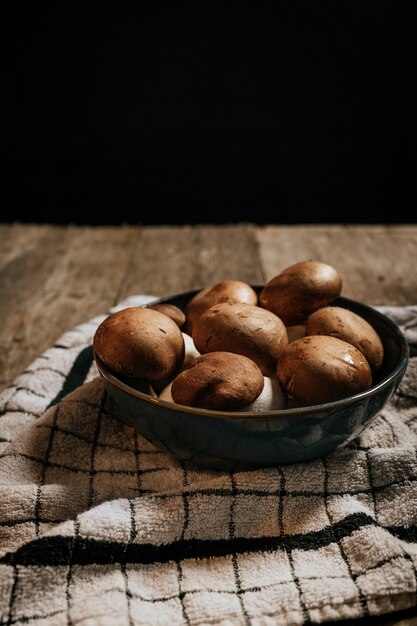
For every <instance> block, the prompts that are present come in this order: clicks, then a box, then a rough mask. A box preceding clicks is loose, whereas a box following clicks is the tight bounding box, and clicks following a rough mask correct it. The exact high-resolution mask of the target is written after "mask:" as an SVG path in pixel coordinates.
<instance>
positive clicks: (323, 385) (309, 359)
mask: <svg viewBox="0 0 417 626" xmlns="http://www.w3.org/2000/svg"><path fill="white" fill-rule="evenodd" d="M277 377H278V380H279V381H280V383H281V385H282V387H283V389H284V390H285V392H286V393H287V394H288V395H291V396H293V397H294V398H295V399H296V400H299V401H300V402H302V403H303V404H304V405H307V406H309V405H316V404H322V403H324V402H332V401H334V400H340V399H342V398H346V397H348V396H351V395H354V394H357V393H360V392H361V391H365V390H366V389H368V388H369V387H370V386H371V384H372V374H371V368H370V366H369V363H368V361H367V360H366V358H365V357H364V355H363V354H362V352H360V351H359V350H357V348H355V347H354V346H352V345H351V344H350V343H347V342H346V341H343V340H341V339H337V338H336V337H330V336H328V335H313V336H306V337H302V338H301V339H297V340H296V341H294V342H293V343H291V344H289V345H288V347H287V349H286V350H285V352H284V354H282V355H281V357H280V359H279V361H278V365H277Z"/></svg>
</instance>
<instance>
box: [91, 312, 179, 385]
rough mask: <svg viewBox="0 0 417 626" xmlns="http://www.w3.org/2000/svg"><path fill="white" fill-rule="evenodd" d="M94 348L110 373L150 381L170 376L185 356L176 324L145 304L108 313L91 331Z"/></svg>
mask: <svg viewBox="0 0 417 626" xmlns="http://www.w3.org/2000/svg"><path fill="white" fill-rule="evenodd" d="M93 348H94V352H95V353H96V355H97V356H98V358H99V359H100V360H101V361H103V363H104V364H105V365H107V367H108V368H109V369H111V370H112V371H113V372H115V373H117V374H119V375H122V376H127V377H134V378H141V379H145V380H149V381H151V382H153V381H158V380H162V379H164V378H170V377H172V376H173V375H174V374H175V373H176V372H177V371H178V370H179V368H180V367H181V365H182V362H183V359H184V339H183V336H182V332H181V330H180V329H179V327H178V325H177V324H176V323H175V322H174V321H173V320H172V319H171V318H170V317H168V316H167V315H165V314H164V313H160V312H159V311H155V310H152V309H149V308H148V307H127V308H125V309H122V310H120V311H117V312H116V313H112V314H111V315H109V316H108V317H107V318H106V319H105V320H104V321H103V322H101V324H100V325H99V326H98V328H97V330H96V332H95V334H94V338H93Z"/></svg>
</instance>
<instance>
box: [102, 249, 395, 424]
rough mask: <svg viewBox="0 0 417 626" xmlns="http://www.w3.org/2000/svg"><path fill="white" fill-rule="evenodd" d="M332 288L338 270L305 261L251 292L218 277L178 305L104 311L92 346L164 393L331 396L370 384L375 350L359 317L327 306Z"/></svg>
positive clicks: (241, 401)
mask: <svg viewBox="0 0 417 626" xmlns="http://www.w3.org/2000/svg"><path fill="white" fill-rule="evenodd" d="M341 291H342V278H341V276H340V274H339V272H338V271H337V270H336V269H335V268H334V267H332V266H331V265H329V264H327V263H323V262H321V261H315V260H307V261H301V262H299V263H295V264H294V265H291V266H289V267H287V268H285V269H284V270H283V271H281V272H280V273H279V274H277V275H276V276H275V277H274V278H272V279H271V280H270V281H269V282H267V283H266V284H265V285H264V287H263V288H262V290H261V291H260V293H259V295H258V294H257V293H256V291H255V290H254V289H253V288H252V287H251V286H250V285H248V284H247V283H245V282H242V281H239V280H223V281H220V282H218V283H215V284H214V285H211V286H209V287H207V288H205V289H202V290H200V291H199V292H197V293H196V295H194V297H193V298H191V300H189V302H188V303H187V305H186V307H185V309H184V311H183V310H181V309H180V308H179V307H176V306H175V305H172V304H168V303H155V304H153V305H149V306H145V307H128V308H125V309H123V310H121V311H118V312H117V313H113V314H111V315H109V316H108V317H107V318H106V319H105V320H104V321H103V322H102V323H101V324H100V325H99V326H98V328H97V330H96V332H95V335H94V339H93V347H94V352H95V355H96V357H98V358H99V359H100V360H101V361H102V362H103V363H104V364H105V365H106V366H107V367H108V368H109V370H111V371H112V372H113V373H114V374H115V375H116V376H119V377H121V378H122V379H123V380H125V381H127V382H128V383H129V384H131V385H132V386H134V387H136V388H137V389H140V390H142V391H145V392H146V393H149V394H151V395H152V396H154V397H157V398H159V399H160V400H162V401H166V402H174V403H177V404H183V405H188V406H192V407H197V408H204V409H211V410H219V411H246V412H247V411H250V412H259V413H262V412H263V411H271V410H275V409H283V408H287V407H294V406H312V405H317V404H322V403H325V402H332V401H334V400H339V399H342V398H345V397H348V396H350V395H353V394H356V393H359V392H361V391H365V390H366V389H368V388H369V387H371V385H372V381H373V380H374V377H375V375H376V373H377V372H378V370H379V368H380V367H381V364H382V361H383V357H384V349H383V345H382V342H381V339H380V337H379V336H378V334H377V332H376V331H375V330H374V328H373V327H372V326H371V325H370V324H369V323H368V322H367V321H366V320H365V319H364V318H362V317H361V316H359V315H357V314H356V313H354V312H352V311H350V310H348V309H345V308H343V307H338V306H335V305H331V303H332V302H333V301H334V300H335V299H336V298H337V297H338V296H339V295H340V294H341Z"/></svg>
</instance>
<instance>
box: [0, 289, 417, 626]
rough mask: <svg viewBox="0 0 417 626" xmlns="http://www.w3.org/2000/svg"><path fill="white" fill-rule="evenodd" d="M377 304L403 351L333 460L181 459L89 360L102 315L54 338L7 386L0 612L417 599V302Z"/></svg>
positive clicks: (368, 610)
mask: <svg viewBox="0 0 417 626" xmlns="http://www.w3.org/2000/svg"><path fill="white" fill-rule="evenodd" d="M150 299H151V298H150V297H147V296H138V297H133V298H130V299H128V300H126V301H124V302H123V303H121V304H120V305H119V306H118V307H117V308H119V309H120V308H123V307H124V306H131V305H140V304H144V303H145V302H148V301H149V300H150ZM112 310H115V309H112ZM382 310H383V311H384V312H385V313H386V314H387V315H389V316H390V317H391V318H392V319H394V320H395V321H396V322H397V323H399V324H400V326H401V327H402V329H403V331H404V332H405V334H406V336H407V338H408V340H409V343H410V347H411V355H412V358H411V359H410V363H409V367H408V369H407V372H406V374H405V377H404V379H403V381H402V383H401V385H400V387H399V389H398V390H397V392H396V394H395V396H394V397H393V399H392V401H391V402H390V404H389V406H387V407H386V408H385V409H384V411H383V412H382V413H381V415H380V416H379V417H378V418H377V419H375V421H374V422H373V424H372V425H371V427H370V428H369V429H368V430H366V431H365V432H364V433H363V434H362V435H361V436H360V438H359V439H358V440H356V441H355V442H352V443H351V444H349V445H348V446H347V447H346V448H344V449H342V450H340V451H338V452H336V453H334V454H330V455H329V456H327V457H326V458H323V459H320V460H316V461H312V462H309V463H305V464H298V465H292V466H282V467H273V468H268V469H261V470H254V471H243V472H235V473H231V472H215V471H204V470H202V469H200V470H198V469H196V468H194V467H192V466H188V465H187V463H180V462H177V461H176V460H174V459H172V458H170V457H169V456H167V455H166V454H165V453H163V452H160V451H158V450H157V449H156V448H154V446H153V445H152V444H150V443H149V442H148V441H146V440H145V439H144V438H143V437H142V436H141V435H139V434H138V433H136V432H134V430H133V429H132V428H131V427H129V426H127V425H125V424H124V423H123V422H122V421H120V419H119V418H118V416H117V411H116V410H115V407H114V406H113V404H112V401H111V399H110V398H109V397H108V396H107V394H106V393H105V391H104V387H103V384H102V382H101V380H100V379H99V377H98V374H97V370H96V368H95V365H94V364H93V361H92V347H91V343H92V336H93V334H94V331H95V329H96V327H97V325H98V324H99V323H100V322H101V321H102V319H104V317H105V316H106V315H103V316H100V317H96V318H94V319H92V320H90V321H89V322H87V323H86V324H83V325H81V326H78V327H77V328H75V329H74V330H72V331H70V332H68V333H66V334H65V335H63V337H62V338H61V339H60V340H59V341H58V342H57V343H56V344H55V345H54V346H53V347H52V348H50V349H49V350H47V352H45V353H44V354H42V355H41V356H40V357H39V358H37V359H36V361H35V362H34V363H33V364H32V365H31V366H30V367H29V368H28V369H27V370H26V371H25V372H23V374H22V375H20V376H19V377H18V378H17V379H16V381H15V382H14V384H12V385H10V386H9V387H8V388H7V389H6V390H5V391H3V393H2V394H1V396H0V416H1V417H0V621H1V623H2V624H17V625H20V624H28V625H33V626H35V625H36V626H50V625H53V626H60V625H61V624H73V625H75V624H77V625H82V626H93V625H94V626H124V625H126V626H132V625H139V624H141V625H147V626H148V625H159V624H160V625H162V626H164V625H169V626H174V625H180V624H181V625H182V624H190V625H203V624H204V625H210V624H221V625H224V626H226V625H228V626H229V625H236V624H239V625H240V624H253V625H257V626H264V625H265V626H267V625H270V624H271V625H272V624H273V625H275V624H283V625H287V624H307V623H312V622H313V623H316V622H326V621H330V620H335V619H342V618H355V619H359V618H361V617H363V616H365V617H366V616H369V615H380V614H387V613H390V612H393V611H396V610H400V609H405V608H408V607H417V595H416V568H417V482H416V480H417V459H416V447H417V357H416V356H414V357H413V355H415V354H416V353H417V350H416V347H417V307H404V308H387V307H384V308H382Z"/></svg>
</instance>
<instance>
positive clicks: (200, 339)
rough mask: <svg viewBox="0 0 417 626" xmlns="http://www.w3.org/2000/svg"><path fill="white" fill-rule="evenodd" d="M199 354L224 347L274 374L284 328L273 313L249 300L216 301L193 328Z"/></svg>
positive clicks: (282, 344)
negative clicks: (220, 302)
mask: <svg viewBox="0 0 417 626" xmlns="http://www.w3.org/2000/svg"><path fill="white" fill-rule="evenodd" d="M193 340H194V344H195V346H196V348H197V350H198V351H199V352H201V354H204V353H206V352H214V351H217V350H225V351H227V352H235V353H236V354H243V355H244V356H247V357H248V358H250V359H252V360H253V361H255V363H256V364H257V365H258V366H259V367H260V369H261V370H262V373H263V374H264V375H265V376H270V375H271V374H275V368H276V363H277V360H278V358H279V356H280V354H281V353H282V352H283V351H284V349H285V347H286V346H287V344H288V338H287V331H286V328H285V326H284V324H283V322H282V321H281V320H280V318H279V317H277V316H276V315H275V314H274V313H272V312H271V311H267V310H266V309H262V308H261V307H259V306H256V305H255V306H254V305H251V304H229V303H227V302H223V303H222V304H216V305H214V306H212V307H211V308H210V309H208V310H207V311H205V312H204V313H203V314H202V315H201V316H200V317H199V319H198V322H197V323H196V324H195V326H194V330H193Z"/></svg>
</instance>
